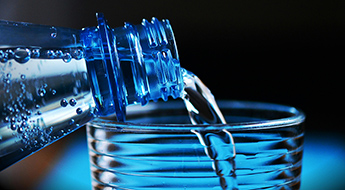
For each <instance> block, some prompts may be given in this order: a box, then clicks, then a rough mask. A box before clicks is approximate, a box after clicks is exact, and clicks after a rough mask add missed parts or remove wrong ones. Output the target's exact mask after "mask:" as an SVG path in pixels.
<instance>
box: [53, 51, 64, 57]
mask: <svg viewBox="0 0 345 190" xmlns="http://www.w3.org/2000/svg"><path fill="white" fill-rule="evenodd" d="M62 55H63V52H62V51H61V50H56V51H55V57H62Z"/></svg>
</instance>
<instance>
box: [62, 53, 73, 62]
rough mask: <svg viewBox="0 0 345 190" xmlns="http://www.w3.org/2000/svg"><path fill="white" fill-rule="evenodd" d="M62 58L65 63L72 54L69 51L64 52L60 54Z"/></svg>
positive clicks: (70, 58) (69, 59)
mask: <svg viewBox="0 0 345 190" xmlns="http://www.w3.org/2000/svg"><path fill="white" fill-rule="evenodd" d="M62 60H63V61H64V62H65V63H68V62H70V61H71V60H72V56H71V54H69V53H64V54H63V56H62Z"/></svg>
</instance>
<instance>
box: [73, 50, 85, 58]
mask: <svg viewBox="0 0 345 190" xmlns="http://www.w3.org/2000/svg"><path fill="white" fill-rule="evenodd" d="M72 56H73V58H74V59H76V60H80V59H82V58H83V51H82V50H81V49H75V50H73V51H72Z"/></svg>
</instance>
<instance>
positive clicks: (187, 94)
mask: <svg viewBox="0 0 345 190" xmlns="http://www.w3.org/2000/svg"><path fill="white" fill-rule="evenodd" d="M183 81H184V84H185V88H184V95H183V96H182V99H183V101H184V103H185V105H186V108H187V111H188V115H189V118H190V120H191V123H192V124H194V125H198V124H226V121H225V118H224V116H223V114H222V112H221V111H220V109H219V107H218V105H217V103H216V100H215V99H214V96H213V94H212V93H211V91H210V89H208V88H207V86H206V85H205V84H204V83H203V82H202V81H201V80H200V79H199V77H197V76H196V75H194V74H193V73H191V72H189V71H185V72H184V75H183ZM192 132H193V133H194V134H195V135H197V137H198V139H199V141H200V144H202V145H203V146H204V147H205V153H206V154H207V156H208V157H209V158H210V159H211V160H212V161H213V168H214V171H215V173H216V174H217V175H218V176H219V183H220V186H221V187H222V189H223V190H228V189H231V190H235V189H237V182H236V174H235V169H236V168H235V161H234V159H235V156H236V151H235V143H234V140H233V137H232V135H231V133H230V132H229V131H226V130H223V131H221V132H217V133H212V132H205V131H198V130H192Z"/></svg>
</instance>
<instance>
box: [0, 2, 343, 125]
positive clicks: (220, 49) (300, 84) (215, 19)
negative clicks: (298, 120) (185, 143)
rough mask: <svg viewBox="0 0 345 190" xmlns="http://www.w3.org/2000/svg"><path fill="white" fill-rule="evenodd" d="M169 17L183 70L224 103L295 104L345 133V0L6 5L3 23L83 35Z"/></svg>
mask: <svg viewBox="0 0 345 190" xmlns="http://www.w3.org/2000/svg"><path fill="white" fill-rule="evenodd" d="M96 12H103V13H104V14H105V16H106V18H107V20H108V23H109V25H110V26H111V27H119V26H123V22H125V21H126V22H131V23H133V24H139V23H140V22H141V20H142V19H143V18H146V19H151V17H152V16H155V17H157V18H159V19H163V18H168V19H169V20H170V22H171V24H172V27H173V30H174V33H175V37H176V41H177V46H178V50H179V55H180V60H181V65H182V66H183V67H185V68H186V69H188V70H191V71H193V72H194V73H195V74H197V75H198V76H199V77H200V78H201V79H202V80H203V81H204V83H205V84H206V85H207V86H208V87H209V88H210V89H211V90H212V92H213V94H214V95H215V96H216V98H217V99H241V100H254V101H265V102H274V103H281V104H288V105H293V106H296V107H299V108H301V109H302V110H304V111H305V112H306V114H307V126H308V130H310V131H314V130H342V127H341V126H343V124H342V123H343V121H344V117H343V111H342V110H343V106H344V100H343V97H344V94H345V93H344V89H343V86H344V85H343V84H344V74H343V72H344V69H343V64H344V42H345V2H344V1H321V0H314V1H307V2H300V1H298V2H291V1H257V0H253V1H101V0H99V1H90V0H88V1H87V0H86V1H85V0H77V1H69V0H50V1H40V0H32V1H26V0H20V1H5V2H2V3H1V7H0V19H5V20H13V21H25V22H32V23H37V24H45V25H55V26H63V27H71V28H76V29H80V28H83V27H87V26H95V25H97V23H96V18H95V13H96Z"/></svg>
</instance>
